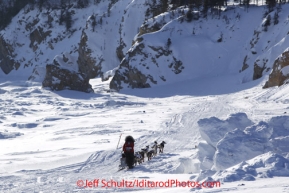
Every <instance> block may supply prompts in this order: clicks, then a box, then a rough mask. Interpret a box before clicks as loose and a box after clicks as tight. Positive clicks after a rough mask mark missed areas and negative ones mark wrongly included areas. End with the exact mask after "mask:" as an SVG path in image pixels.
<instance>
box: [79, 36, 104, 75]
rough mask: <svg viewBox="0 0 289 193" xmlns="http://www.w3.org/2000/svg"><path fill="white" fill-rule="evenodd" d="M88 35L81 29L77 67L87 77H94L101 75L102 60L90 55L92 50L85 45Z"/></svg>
mask: <svg viewBox="0 0 289 193" xmlns="http://www.w3.org/2000/svg"><path fill="white" fill-rule="evenodd" d="M87 41H88V37H87V35H86V33H85V32H84V31H83V32H82V36H81V40H80V44H79V48H78V54H79V56H78V60H77V63H78V67H79V71H80V72H81V73H83V74H86V75H87V76H88V78H95V77H97V76H99V75H101V63H102V62H103V61H104V60H103V59H102V58H99V59H98V60H97V59H96V58H95V57H93V56H92V51H91V49H90V48H89V47H88V45H87Z"/></svg>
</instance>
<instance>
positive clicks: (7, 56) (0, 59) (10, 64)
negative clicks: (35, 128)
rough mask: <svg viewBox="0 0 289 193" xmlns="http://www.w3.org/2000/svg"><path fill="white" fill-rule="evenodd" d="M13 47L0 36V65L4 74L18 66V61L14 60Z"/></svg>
mask: <svg viewBox="0 0 289 193" xmlns="http://www.w3.org/2000/svg"><path fill="white" fill-rule="evenodd" d="M15 57H16V54H15V53H14V49H13V47H12V46H11V45H10V44H9V43H7V42H6V41H5V40H4V38H3V37H2V36H0V67H1V69H2V70H3V72H4V73H5V74H9V73H10V72H11V71H12V70H14V69H15V70H17V69H18V68H19V67H20V64H19V62H17V61H15V60H14V58H15Z"/></svg>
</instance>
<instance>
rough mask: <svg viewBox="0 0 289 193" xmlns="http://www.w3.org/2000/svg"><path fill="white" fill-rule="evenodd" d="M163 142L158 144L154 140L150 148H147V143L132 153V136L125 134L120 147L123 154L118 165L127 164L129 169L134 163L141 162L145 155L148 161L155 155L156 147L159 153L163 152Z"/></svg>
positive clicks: (123, 165)
mask: <svg viewBox="0 0 289 193" xmlns="http://www.w3.org/2000/svg"><path fill="white" fill-rule="evenodd" d="M165 144H166V142H165V141H162V142H161V143H160V144H158V143H157V142H156V141H155V142H154V145H153V146H152V147H151V148H152V149H151V150H150V149H149V145H147V146H146V147H145V148H143V149H141V151H138V152H136V153H134V139H133V137H132V136H127V137H126V138H125V143H124V145H123V148H122V150H123V154H122V158H121V165H120V167H122V168H124V167H125V165H127V166H128V168H129V169H131V168H133V166H134V165H137V164H141V163H143V162H144V158H145V157H147V158H148V161H149V160H151V159H152V157H154V156H156V155H157V153H158V149H159V153H163V152H164V147H165Z"/></svg>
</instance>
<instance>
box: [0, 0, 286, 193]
mask: <svg viewBox="0 0 289 193" xmlns="http://www.w3.org/2000/svg"><path fill="white" fill-rule="evenodd" d="M132 2H134V1H132ZM115 9H116V7H115ZM256 9H257V8H256ZM258 10H259V11H258V13H260V14H259V16H260V17H259V20H260V21H262V19H260V18H261V17H262V14H261V12H262V11H260V9H258ZM286 10H289V9H288V6H287V7H286V6H284V8H283V10H282V12H281V13H282V14H281V13H280V18H282V20H281V19H280V21H282V22H280V24H279V26H278V28H282V29H284V30H283V31H281V32H282V33H281V32H280V33H277V32H278V29H277V28H273V27H272V28H271V27H269V29H268V32H266V33H265V32H262V37H265V38H268V41H269V40H272V39H274V41H273V40H272V41H271V42H270V45H271V44H272V45H271V46H272V49H270V50H271V51H272V50H276V49H277V50H278V51H280V50H281V52H282V51H283V50H285V49H286V48H287V47H288V46H286V44H285V43H286V41H288V37H287V35H286V33H287V32H288V31H286V30H285V27H287V28H286V29H288V19H287V20H286V18H287V17H288V12H286ZM240 13H241V17H242V18H245V19H246V20H249V19H250V18H249V17H250V16H249V15H246V13H245V12H240ZM234 14H237V13H234ZM243 16H244V17H243ZM209 22H211V23H213V22H214V21H213V20H211V19H209ZM242 22H243V20H242ZM253 22H254V23H253ZM252 23H253V24H248V26H249V27H250V29H252V30H251V31H246V30H245V29H244V28H240V29H242V30H243V31H242V32H244V33H243V36H242V33H241V32H240V31H238V29H239V26H237V27H236V28H234V32H235V31H236V32H237V31H238V34H240V36H234V37H233V36H232V38H236V37H238V38H237V39H235V40H234V41H232V42H230V41H229V40H228V41H227V40H226V41H225V42H226V47H227V48H229V49H228V50H226V54H224V57H221V59H220V60H219V59H218V58H219V57H218V54H219V52H220V49H219V50H217V51H216V52H214V53H215V55H214V56H216V58H217V59H216V58H210V57H207V55H205V53H204V55H201V54H202V53H200V52H197V53H198V54H197V56H196V58H194V57H192V55H193V54H192V53H191V52H190V50H189V49H185V47H186V46H184V47H183V52H182V53H183V55H187V56H190V57H188V58H185V57H184V61H185V63H186V64H187V66H189V64H190V60H193V59H195V60H194V62H195V63H196V64H198V62H201V61H202V59H205V61H209V60H211V59H214V60H213V64H214V66H212V65H213V64H209V62H208V64H206V65H205V64H204V65H202V66H199V67H197V68H199V71H196V72H194V73H195V74H198V76H190V71H186V73H187V75H186V76H184V77H182V78H179V79H176V78H177V75H174V77H170V78H171V79H170V80H171V81H169V84H168V83H167V84H161V85H159V86H154V87H153V88H148V89H132V90H130V89H127V90H122V91H121V92H119V93H116V92H107V91H108V90H109V88H108V87H109V82H108V81H107V82H101V80H100V79H98V78H96V79H92V80H91V81H90V83H91V84H92V87H93V89H94V91H95V92H94V93H90V94H87V93H80V92H76V91H59V92H52V91H50V90H46V89H43V88H42V87H41V83H40V82H31V81H24V79H23V78H22V79H20V78H19V76H18V75H19V74H21V73H23V72H21V71H17V72H16V71H15V72H13V73H12V75H9V76H6V75H4V74H3V72H0V76H1V78H0V105H1V108H0V112H1V113H0V124H1V128H0V147H1V156H0V192H5V193H6V192H7V193H8V192H9V193H10V192H12V193H14V192H15V193H16V192H17V193H19V192H25V193H26V192H39V193H44V192H48V193H51V192H158V193H161V192H242V193H243V192H247V193H249V192H255V193H260V192H262V193H267V192H268V193H269V192H270V193H271V192H276V193H277V192H289V178H288V177H289V116H288V115H287V114H288V113H289V110H288V109H289V86H288V85H284V86H281V87H273V88H268V89H262V86H263V85H264V84H265V82H266V80H267V79H268V74H267V75H265V76H264V77H262V78H260V79H258V80H255V81H250V80H251V77H252V76H251V75H252V72H253V71H252V68H253V66H250V67H249V69H251V71H248V70H247V71H244V72H243V73H239V70H240V69H241V65H240V64H241V63H242V62H240V61H243V58H244V56H245V55H246V54H247V52H248V50H247V51H243V52H241V53H238V54H237V53H236V50H238V49H237V48H236V45H239V44H240V42H241V43H243V42H250V40H251V37H252V34H253V29H254V28H256V29H258V28H260V26H259V24H260V25H261V23H260V22H259V23H258V22H257V19H256V18H255V17H254V19H252ZM219 24H220V25H218V27H220V28H223V27H224V26H226V25H224V26H221V22H219ZM237 24H239V23H237ZM255 24H256V26H255ZM240 25H241V24H240ZM184 26H186V25H184ZM249 27H248V28H249ZM214 29H215V28H213V27H212V28H208V29H207V32H208V34H211V35H212V34H220V33H219V32H220V30H217V31H216V32H214V31H213V30H214ZM270 30H271V31H270ZM274 30H275V31H274ZM285 31H286V33H285ZM188 33H190V34H191V30H190V31H189V32H188ZM157 34H160V32H159V33H154V35H157ZM249 34H250V35H249ZM273 34H274V35H273ZM280 34H281V35H280ZM284 34H285V36H284ZM151 35H152V34H150V35H146V36H147V37H150V36H151ZM159 36H162V35H159ZM167 37H168V36H165V38H164V42H165V41H166V38H167ZM186 37H187V36H186ZM186 37H185V38H186ZM206 37H207V36H206ZM155 38H157V37H155ZM178 38H179V39H180V40H181V41H180V42H182V43H183V45H188V44H190V42H189V41H183V40H186V39H182V37H181V36H180V37H178ZM207 38H208V39H209V38H214V36H208V37H207ZM226 38H230V36H226ZM194 39H196V38H194ZM207 41H209V40H207ZM236 41H238V42H239V44H237V42H236ZM284 42H285V43H284ZM173 44H175V43H174V42H173ZM216 44H217V43H216V42H215V41H210V42H209V44H206V45H205V47H206V46H207V47H208V48H209V50H211V51H212V50H213V48H214V47H213V46H215V45H216ZM264 44H266V45H264V46H263V47H266V49H267V46H268V45H267V44H269V43H268V42H265V43H264ZM275 44H276V46H274V45H275ZM69 45H70V44H69ZM194 45H195V47H196V49H197V48H202V46H203V47H204V45H202V42H197V41H196V42H195V44H194ZM248 45H249V44H248ZM248 45H247V44H246V45H241V47H244V48H246V46H248ZM218 46H219V44H218ZM219 47H220V46H219ZM263 47H262V46H260V47H258V46H256V47H255V49H256V50H255V51H257V52H258V53H260V52H262V51H263ZM234 48H236V49H234ZM61 49H62V48H59V49H58V50H59V51H60V50H61ZM221 49H223V48H222V47H221ZM266 49H264V52H262V53H263V55H262V57H261V58H263V57H264V58H265V57H266V58H269V60H270V61H274V60H275V59H276V57H277V56H278V54H279V53H280V52H277V51H276V52H273V51H272V53H271V54H269V52H267V51H268V50H266ZM64 50H65V49H64ZM201 50H204V51H206V49H205V48H204V49H201ZM60 52H61V51H60ZM249 52H250V51H249ZM220 53H221V52H220ZM222 53H223V52H222ZM277 53H278V54H277ZM21 54H23V53H21ZM55 54H60V53H55ZM225 56H226V57H225ZM235 56H236V57H235ZM254 57H255V56H251V58H250V60H252V61H253V60H254ZM51 58H53V57H51ZM223 58H224V59H223ZM226 58H229V59H230V60H228V61H227V60H225V59H226ZM240 58H241V59H240ZM42 59H43V58H42ZM43 61H45V59H43ZM215 61H218V62H215ZM218 66H221V67H220V68H218ZM190 69H191V71H193V70H194V69H193V66H191V68H190ZM215 69H216V70H215ZM29 75H30V74H29ZM29 75H27V76H29ZM188 77H191V78H193V79H188ZM185 78H186V79H185ZM25 80H26V79H25ZM174 80H177V81H174ZM126 135H132V136H133V137H134V138H135V140H136V142H135V150H136V151H138V150H140V149H141V148H144V147H145V146H147V145H150V146H151V145H152V144H153V142H154V141H157V142H159V143H160V142H161V141H165V142H166V145H165V148H164V153H162V154H158V155H157V156H155V157H153V158H152V160H150V161H147V159H145V162H144V163H143V164H141V165H137V166H136V167H135V168H134V169H132V170H127V169H124V170H121V171H118V168H119V164H120V157H121V151H122V149H121V146H122V145H123V143H124V138H125V136H126ZM120 137H121V138H120ZM119 139H120V143H119V144H118V142H119ZM97 180H99V183H98V184H97V183H96V182H97ZM110 180H114V181H116V182H122V181H123V180H125V181H129V182H136V181H139V182H144V181H145V182H148V181H150V182H154V183H156V182H159V183H161V182H162V183H165V182H168V181H169V182H173V181H175V182H176V181H180V182H182V181H184V182H187V181H191V182H192V181H194V182H199V183H202V182H213V181H218V182H220V187H211V188H205V187H197V188H196V187H188V186H186V187H176V184H172V187H148V185H146V186H143V187H137V186H136V184H134V185H133V186H132V187H123V186H124V185H122V187H102V186H103V185H104V183H101V182H108V181H110ZM86 185H87V187H84V186H86ZM129 185H130V184H128V186H129Z"/></svg>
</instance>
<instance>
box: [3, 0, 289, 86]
mask: <svg viewBox="0 0 289 193" xmlns="http://www.w3.org/2000/svg"><path fill="white" fill-rule="evenodd" d="M73 2H74V1H72V3H71V4H70V5H69V6H67V7H65V9H63V8H61V7H57V6H55V7H44V8H42V9H41V10H39V9H38V8H36V7H26V8H25V9H23V10H22V11H20V13H19V14H18V15H17V16H16V17H15V18H14V19H13V21H12V23H11V25H9V26H8V27H7V28H5V29H4V30H2V31H1V33H0V67H1V69H2V70H3V71H4V72H5V73H6V74H8V73H10V72H11V71H12V70H15V71H19V73H18V74H19V75H24V74H26V73H27V75H26V76H27V78H28V77H29V78H30V80H34V81H43V80H44V78H45V72H46V69H47V68H46V65H48V66H49V68H48V70H50V71H51V69H52V67H51V64H53V65H54V66H56V67H57V68H56V67H53V69H54V70H53V73H56V70H57V69H58V70H59V73H60V74H63V73H64V72H63V69H68V70H69V71H70V72H73V73H79V74H82V75H83V76H84V77H86V78H85V79H87V78H88V79H89V78H95V77H102V76H103V74H105V73H106V72H107V71H113V72H115V75H114V77H113V78H112V81H111V83H110V87H111V88H112V89H115V90H120V89H123V88H147V87H151V86H154V85H156V84H158V85H159V84H168V83H171V82H174V81H183V80H186V79H188V78H191V79H193V78H200V77H212V76H220V75H224V74H226V73H238V71H239V70H240V73H241V74H243V76H244V78H243V79H242V81H243V82H246V81H252V80H255V79H258V78H261V77H263V75H264V74H267V73H268V72H269V71H270V70H271V69H272V68H274V67H273V64H274V66H275V62H274V61H275V59H276V58H277V57H278V55H280V53H282V52H283V51H284V49H285V45H286V44H287V45H288V43H289V38H288V37H289V36H288V35H287V34H288V31H289V25H288V23H289V22H288V20H287V16H286V14H282V10H280V9H276V10H274V11H273V12H271V13H269V14H271V18H273V16H274V12H278V13H279V15H280V16H279V18H278V19H279V23H276V22H275V21H274V22H271V24H269V25H267V26H266V30H265V28H264V24H265V23H268V22H267V17H266V18H265V19H263V20H262V19H261V18H259V17H254V18H253V19H252V15H250V13H244V12H242V9H239V8H238V7H230V9H231V10H227V11H226V12H225V13H222V16H221V17H220V16H219V15H214V13H211V16H210V17H209V18H206V19H203V18H202V17H199V16H200V13H198V12H191V11H190V9H188V8H187V7H184V6H181V7H178V6H177V4H175V5H174V6H172V5H168V3H169V2H171V1H167V0H153V1H147V0H138V1H131V0H114V1H105V0H98V1H93V2H91V4H90V6H88V7H86V8H79V7H77V6H76V4H74V3H73ZM284 6H285V7H286V5H284ZM99 7H102V8H103V9H99ZM284 10H288V9H287V8H284ZM254 14H255V15H260V17H261V16H262V14H263V10H262V8H260V9H258V8H256V9H255V10H254ZM196 15H197V17H195V16H196ZM64 16H65V17H64ZM68 16H69V17H68ZM69 18H70V19H71V20H69ZM67 19H68V20H69V21H70V23H69V22H68V23H66V20H67ZM273 23H274V24H273ZM68 24H70V25H68ZM68 26H70V27H68ZM68 28H69V29H68ZM248 31H250V33H248ZM248 34H249V35H248ZM287 36H288V37H287ZM240 42H242V43H241V44H240ZM286 47H288V46H286ZM231 52H232V53H234V55H233V54H228V53H231ZM59 58H61V59H59ZM55 62H56V63H57V65H56V64H55ZM208 66H209V67H208ZM235 66H238V70H236V72H235V71H234V72H232V70H231V69H236V67H235ZM276 69H278V67H276ZM285 69H286V68H285ZM22 71H25V73H22ZM49 73H50V74H51V72H49ZM282 73H283V75H284V70H282ZM49 76H50V75H49ZM272 76H273V74H272ZM274 76H275V75H274ZM274 76H273V77H274ZM278 76H279V75H278ZM105 77H106V78H104V79H107V76H105ZM61 78H63V81H64V82H65V77H64V76H60V75H59V76H58V79H59V80H60V79H61ZM48 79H49V78H48ZM104 79H103V80H104ZM45 80H47V78H45ZM274 82H276V81H274ZM281 82H282V81H281ZM65 84H66V83H65ZM274 84H276V83H274ZM278 84H280V83H278ZM267 85H271V83H270V84H269V83H268V84H267ZM267 85H266V86H267ZM272 85H273V83H272ZM65 87H66V86H63V87H62V88H65Z"/></svg>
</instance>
